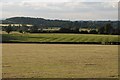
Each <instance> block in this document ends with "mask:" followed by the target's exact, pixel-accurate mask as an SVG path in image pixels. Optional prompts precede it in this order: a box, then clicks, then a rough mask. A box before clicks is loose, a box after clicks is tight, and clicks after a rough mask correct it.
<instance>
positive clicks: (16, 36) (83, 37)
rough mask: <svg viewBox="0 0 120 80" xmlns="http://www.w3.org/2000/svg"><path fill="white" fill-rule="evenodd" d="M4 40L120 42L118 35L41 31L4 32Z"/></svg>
mask: <svg viewBox="0 0 120 80" xmlns="http://www.w3.org/2000/svg"><path fill="white" fill-rule="evenodd" d="M2 37H3V42H51V43H52V42H57V43H60V42H61V43H63V42H69V43H79V42H98V43H105V42H120V41H119V40H120V38H119V37H118V35H98V34H57V33H52V34H50V33H46V34H45V33H44V34H43V33H39V34H20V33H12V34H3V35H2Z"/></svg>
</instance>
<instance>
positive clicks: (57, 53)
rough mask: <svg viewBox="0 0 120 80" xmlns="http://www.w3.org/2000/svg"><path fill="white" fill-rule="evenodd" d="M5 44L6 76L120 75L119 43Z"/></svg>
mask: <svg viewBox="0 0 120 80" xmlns="http://www.w3.org/2000/svg"><path fill="white" fill-rule="evenodd" d="M41 35H42V34H41ZM44 35H45V34H44ZM33 40H34V39H33ZM2 46H3V54H2V55H3V57H2V58H3V65H2V66H3V67H2V68H3V73H2V74H3V78H117V77H118V46H117V45H80V44H15V43H14V44H2Z"/></svg>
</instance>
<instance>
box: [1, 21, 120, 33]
mask: <svg viewBox="0 0 120 80" xmlns="http://www.w3.org/2000/svg"><path fill="white" fill-rule="evenodd" d="M80 26H81V24H80V23H79V22H77V21H76V22H69V24H68V23H67V24H65V25H64V26H62V27H61V26H47V27H46V26H44V25H39V26H38V25H33V26H31V27H29V26H27V25H25V24H23V25H22V26H14V25H13V26H11V24H9V25H8V26H4V27H2V30H3V31H6V32H7V33H8V34H9V33H11V32H12V31H18V32H20V33H81V34H114V35H119V34H120V33H119V32H120V28H119V27H113V26H112V25H111V23H107V24H106V25H104V26H101V27H98V28H88V27H86V28H85V30H82V28H80ZM56 27H57V28H59V30H44V29H45V28H46V29H49V28H50V29H51V28H52V29H54V28H56Z"/></svg>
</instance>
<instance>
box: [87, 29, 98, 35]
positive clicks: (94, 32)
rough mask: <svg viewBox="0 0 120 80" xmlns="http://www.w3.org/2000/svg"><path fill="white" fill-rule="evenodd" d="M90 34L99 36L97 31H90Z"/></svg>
mask: <svg viewBox="0 0 120 80" xmlns="http://www.w3.org/2000/svg"><path fill="white" fill-rule="evenodd" d="M89 33H90V34H97V33H98V32H97V31H96V30H90V32H89Z"/></svg>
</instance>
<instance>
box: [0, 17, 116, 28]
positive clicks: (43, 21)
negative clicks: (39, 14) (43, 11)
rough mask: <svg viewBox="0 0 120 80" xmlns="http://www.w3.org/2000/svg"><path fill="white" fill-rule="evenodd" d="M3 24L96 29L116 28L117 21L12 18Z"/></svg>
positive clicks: (3, 21)
mask: <svg viewBox="0 0 120 80" xmlns="http://www.w3.org/2000/svg"><path fill="white" fill-rule="evenodd" d="M0 22H1V21H0ZM2 23H3V24H32V25H36V26H41V25H42V26H47V27H54V26H55V27H56V26H57V27H75V26H77V27H85V28H98V27H101V26H104V25H106V24H107V23H111V24H112V26H113V27H117V25H118V21H65V20H49V19H44V18H31V17H12V18H7V19H5V20H2Z"/></svg>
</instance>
